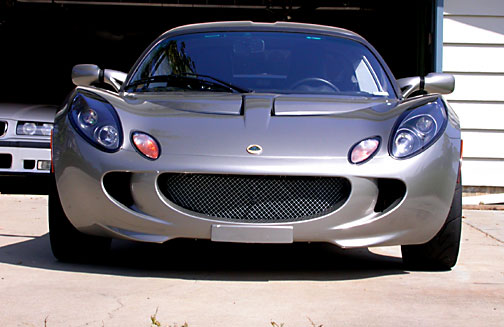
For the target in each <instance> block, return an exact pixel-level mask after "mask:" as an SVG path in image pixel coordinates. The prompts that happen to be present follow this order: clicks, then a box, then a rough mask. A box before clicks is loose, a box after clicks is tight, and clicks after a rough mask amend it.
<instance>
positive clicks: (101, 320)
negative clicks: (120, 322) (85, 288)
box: [78, 293, 124, 327]
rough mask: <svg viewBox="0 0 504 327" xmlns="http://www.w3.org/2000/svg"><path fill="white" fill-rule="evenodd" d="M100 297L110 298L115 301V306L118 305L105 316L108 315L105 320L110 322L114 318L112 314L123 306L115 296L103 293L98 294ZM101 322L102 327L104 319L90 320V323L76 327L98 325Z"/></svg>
mask: <svg viewBox="0 0 504 327" xmlns="http://www.w3.org/2000/svg"><path fill="white" fill-rule="evenodd" d="M100 295H103V296H105V297H109V298H112V299H114V300H115V302H116V303H117V304H119V306H117V307H116V308H114V309H112V310H111V311H109V312H107V315H108V318H106V319H105V320H111V319H112V318H114V313H116V312H117V311H119V310H121V309H122V308H124V304H123V303H122V302H121V300H120V299H119V298H118V297H117V296H113V295H109V294H103V293H100ZM99 322H101V323H102V325H103V326H105V322H104V319H96V320H92V321H88V322H86V323H85V324H83V325H80V326H78V327H84V326H89V325H91V324H94V323H99Z"/></svg>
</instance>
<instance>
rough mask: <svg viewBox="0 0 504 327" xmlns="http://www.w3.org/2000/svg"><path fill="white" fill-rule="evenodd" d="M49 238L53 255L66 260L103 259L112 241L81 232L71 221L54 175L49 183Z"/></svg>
mask: <svg viewBox="0 0 504 327" xmlns="http://www.w3.org/2000/svg"><path fill="white" fill-rule="evenodd" d="M49 239H50V241H51V249H52V252H53V255H54V256H55V257H56V258H57V259H58V260H60V261H66V262H83V261H86V262H92V261H97V260H99V259H103V258H104V256H105V255H106V253H107V252H108V250H109V248H110V243H111V240H110V239H108V238H104V237H98V236H91V235H87V234H84V233H81V232H79V231H78V230H77V229H76V228H75V227H74V226H73V225H72V224H71V223H70V221H69V220H68V218H67V216H66V215H65V212H64V211H63V208H62V206H61V202H60V199H59V195H58V190H57V187H56V181H55V179H54V176H51V178H50V185H49Z"/></svg>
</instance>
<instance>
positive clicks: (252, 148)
mask: <svg viewBox="0 0 504 327" xmlns="http://www.w3.org/2000/svg"><path fill="white" fill-rule="evenodd" d="M262 151H263V148H262V146H260V145H258V144H251V145H249V146H248V147H247V152H248V153H250V154H261V153H262Z"/></svg>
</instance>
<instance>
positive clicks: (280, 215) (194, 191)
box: [158, 174, 350, 223]
mask: <svg viewBox="0 0 504 327" xmlns="http://www.w3.org/2000/svg"><path fill="white" fill-rule="evenodd" d="M158 187H159V189H160V190H161V192H162V193H163V195H164V196H165V197H166V198H167V199H168V200H170V201H171V202H173V203H174V204H176V205H178V206H180V207H182V208H185V209H187V210H190V211H193V212H196V213H200V214H205V215H208V216H211V217H215V218H219V219H222V220H228V221H242V222H249V223H273V222H290V221H300V220H307V219H311V218H315V217H319V216H322V215H325V214H328V213H330V212H332V211H334V210H336V209H338V208H339V207H341V206H342V205H343V203H344V202H345V201H346V200H347V199H348V196H349V194H350V182H349V181H348V180H347V179H345V178H340V177H293V176H241V175H205V174H162V175H161V176H160V177H159V179H158Z"/></svg>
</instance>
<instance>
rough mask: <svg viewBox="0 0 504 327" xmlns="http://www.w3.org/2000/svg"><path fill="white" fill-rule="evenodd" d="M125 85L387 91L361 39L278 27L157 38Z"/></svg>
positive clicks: (137, 87) (219, 89)
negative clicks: (275, 28)
mask: <svg viewBox="0 0 504 327" xmlns="http://www.w3.org/2000/svg"><path fill="white" fill-rule="evenodd" d="M125 90H126V91H128V92H169V91H213V92H240V93H243V92H260V93H262V92H267V93H307V94H339V95H351V96H367V97H394V91H393V89H392V86H391V84H390V81H389V79H388V78H387V74H386V73H385V71H384V70H383V68H382V67H381V65H380V63H379V62H378V60H377V59H376V58H375V56H374V55H373V53H372V52H371V51H370V50H369V49H368V48H366V47H365V46H364V45H363V44H361V43H359V42H356V41H353V40H349V39H345V38H339V37H332V36H325V35H312V34H303V33H284V32H223V33H195V34H187V35H181V36H176V37H172V38H168V39H165V40H162V41H160V42H158V43H157V44H156V45H155V46H154V47H153V48H152V49H151V51H149V53H148V54H147V55H146V56H145V58H144V59H143V60H142V62H141V63H140V65H139V66H138V68H137V69H136V71H135V73H134V75H133V77H132V78H131V80H130V82H129V83H128V85H127V86H126V87H125Z"/></svg>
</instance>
